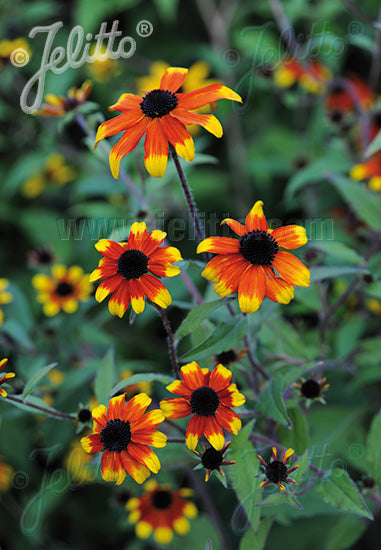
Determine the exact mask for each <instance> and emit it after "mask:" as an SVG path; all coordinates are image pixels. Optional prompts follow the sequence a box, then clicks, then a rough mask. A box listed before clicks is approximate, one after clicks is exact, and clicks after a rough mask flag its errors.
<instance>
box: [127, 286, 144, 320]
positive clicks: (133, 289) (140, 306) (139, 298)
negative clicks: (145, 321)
mask: <svg viewBox="0 0 381 550" xmlns="http://www.w3.org/2000/svg"><path fill="white" fill-rule="evenodd" d="M129 283H130V297H131V307H132V309H133V310H134V311H135V313H136V314H137V315H139V314H140V313H143V311H144V308H145V304H146V302H145V292H144V287H143V286H142V284H141V283H140V281H139V280H138V279H131V280H130V281H129Z"/></svg>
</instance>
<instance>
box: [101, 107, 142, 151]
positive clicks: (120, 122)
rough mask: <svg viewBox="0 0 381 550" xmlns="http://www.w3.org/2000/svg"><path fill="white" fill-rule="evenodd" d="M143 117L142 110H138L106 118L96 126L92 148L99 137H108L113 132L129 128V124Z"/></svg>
mask: <svg viewBox="0 0 381 550" xmlns="http://www.w3.org/2000/svg"><path fill="white" fill-rule="evenodd" d="M143 117H144V114H143V112H142V111H140V110H139V111H127V112H125V113H123V114H121V115H118V116H116V117H115V118H112V119H111V120H106V122H103V123H102V124H101V125H100V126H99V127H98V131H97V135H96V138H95V145H94V149H96V148H97V146H98V143H99V141H100V140H101V139H104V138H108V137H110V136H114V135H115V134H119V132H123V131H125V130H128V129H129V128H131V126H134V124H136V123H137V122H139V120H141V119H142V118H143Z"/></svg>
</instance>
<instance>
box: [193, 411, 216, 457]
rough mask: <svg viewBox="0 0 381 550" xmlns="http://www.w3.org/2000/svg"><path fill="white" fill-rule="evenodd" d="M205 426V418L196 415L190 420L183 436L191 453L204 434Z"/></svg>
mask: <svg viewBox="0 0 381 550" xmlns="http://www.w3.org/2000/svg"><path fill="white" fill-rule="evenodd" d="M210 418H212V417H210ZM205 424H206V417H204V416H199V415H198V414H195V415H193V416H192V418H191V419H190V420H189V422H188V426H187V431H186V434H185V442H186V444H187V447H188V449H191V451H194V450H195V449H196V447H197V443H198V440H199V439H200V437H202V435H203V434H204V429H205ZM221 448H222V447H221Z"/></svg>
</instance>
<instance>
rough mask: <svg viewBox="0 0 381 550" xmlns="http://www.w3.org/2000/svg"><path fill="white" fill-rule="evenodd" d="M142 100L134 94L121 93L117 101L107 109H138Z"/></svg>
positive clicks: (121, 110)
mask: <svg viewBox="0 0 381 550" xmlns="http://www.w3.org/2000/svg"><path fill="white" fill-rule="evenodd" d="M142 101H143V98H142V97H141V96H139V95H134V94H122V95H121V96H120V98H119V99H118V101H117V102H116V103H114V105H110V107H109V108H108V110H109V111H120V112H123V111H132V110H136V109H140V106H139V104H140V103H141V102H142Z"/></svg>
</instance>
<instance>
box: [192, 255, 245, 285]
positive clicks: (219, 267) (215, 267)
mask: <svg viewBox="0 0 381 550" xmlns="http://www.w3.org/2000/svg"><path fill="white" fill-rule="evenodd" d="M242 260H243V258H242V255H241V254H221V255H218V256H216V257H215V258H213V259H212V260H210V262H208V263H207V264H206V266H205V269H204V271H203V272H202V273H201V275H202V276H203V277H205V279H208V281H212V283H216V282H218V281H219V280H220V276H221V274H222V273H223V272H224V270H225V269H226V268H227V267H228V266H229V265H236V264H237V263H238V262H241V261H242ZM248 265H249V262H246V267H248Z"/></svg>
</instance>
